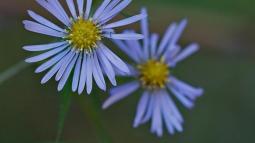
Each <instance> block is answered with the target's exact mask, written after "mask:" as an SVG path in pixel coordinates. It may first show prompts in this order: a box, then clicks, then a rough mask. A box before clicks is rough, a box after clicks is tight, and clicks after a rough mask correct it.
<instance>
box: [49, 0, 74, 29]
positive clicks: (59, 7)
mask: <svg viewBox="0 0 255 143" xmlns="http://www.w3.org/2000/svg"><path fill="white" fill-rule="evenodd" d="M48 3H49V4H51V5H52V7H54V8H55V10H57V11H58V12H59V14H60V15H61V16H62V17H63V19H64V21H65V22H66V23H68V26H70V25H71V21H70V19H69V16H68V15H67V14H66V12H65V10H64V8H63V7H62V5H61V4H60V3H59V1H58V0H49V1H48Z"/></svg>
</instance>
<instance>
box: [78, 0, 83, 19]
mask: <svg viewBox="0 0 255 143" xmlns="http://www.w3.org/2000/svg"><path fill="white" fill-rule="evenodd" d="M77 5H78V10H79V14H80V16H81V17H83V14H84V13H83V8H84V0H77Z"/></svg>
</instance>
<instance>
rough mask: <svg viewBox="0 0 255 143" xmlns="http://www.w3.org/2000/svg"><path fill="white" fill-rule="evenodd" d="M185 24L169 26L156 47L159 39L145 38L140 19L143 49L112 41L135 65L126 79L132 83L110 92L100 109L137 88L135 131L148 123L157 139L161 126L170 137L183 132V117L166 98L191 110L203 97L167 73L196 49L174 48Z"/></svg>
mask: <svg viewBox="0 0 255 143" xmlns="http://www.w3.org/2000/svg"><path fill="white" fill-rule="evenodd" d="M142 14H144V15H147V12H146V9H143V10H142ZM186 24H187V20H185V19H184V20H182V21H181V22H180V23H179V24H177V23H173V24H171V25H170V26H169V28H168V29H167V31H166V33H165V35H164V37H163V39H162V41H161V42H160V43H159V36H158V35H157V34H151V35H150V34H149V30H148V29H149V28H148V21H147V19H144V20H142V22H141V29H142V33H143V34H144V36H145V38H144V40H143V45H140V43H139V41H138V40H134V41H126V42H123V41H120V40H115V43H116V44H117V45H119V47H120V48H121V49H122V50H123V51H124V52H125V53H126V54H127V55H128V56H129V57H130V58H131V59H132V60H133V61H134V62H135V63H136V65H135V66H134V67H132V66H131V65H130V70H131V74H130V76H131V77H134V78H135V79H136V80H135V81H133V82H130V83H127V84H125V85H122V86H119V87H116V88H113V89H112V90H111V91H110V97H109V98H108V99H107V100H106V101H105V102H104V104H103V108H104V109H105V108H108V107H109V106H111V105H112V104H114V103H116V102H118V101H119V100H121V99H123V98H125V97H127V96H129V95H130V94H132V93H133V92H135V91H136V90H138V89H139V88H141V89H142V90H143V95H142V97H141V99H140V101H139V103H138V107H137V114H136V117H135V120H134V125H133V126H134V127H137V126H139V125H140V124H144V123H146V122H148V121H149V120H150V119H151V121H152V123H151V132H152V133H156V134H157V135H158V136H162V135H163V124H165V125H166V127H167V130H168V132H169V133H170V134H174V133H175V131H178V132H181V131H182V130H183V127H182V123H183V117H182V115H181V114H180V112H179V110H178V109H177V107H176V105H175V103H174V101H173V99H172V98H171V96H170V95H173V96H175V98H177V99H178V100H179V101H180V102H181V103H182V104H183V105H184V106H185V107H187V108H192V107H193V105H194V100H195V99H196V98H197V97H199V96H201V95H202V94H203V89H201V88H194V87H192V86H190V85H188V84H187V83H184V82H182V81H180V80H178V79H177V78H175V77H174V76H173V75H172V72H171V71H172V69H173V68H174V67H175V66H176V64H177V63H179V62H180V61H182V60H184V59H185V58H187V57H188V56H190V55H192V54H193V53H194V52H196V51H197V50H198V49H199V48H198V45H197V44H195V43H193V44H190V45H188V46H187V48H185V49H184V50H183V51H181V48H180V46H179V45H178V44H177V41H178V39H179V38H180V36H181V34H182V32H183V30H184V28H185V26H186ZM126 33H128V32H126ZM129 33H130V31H129ZM158 43H159V44H158ZM120 74H122V73H120ZM171 93H172V94H171ZM163 122H164V123H163Z"/></svg>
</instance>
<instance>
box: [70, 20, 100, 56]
mask: <svg viewBox="0 0 255 143" xmlns="http://www.w3.org/2000/svg"><path fill="white" fill-rule="evenodd" d="M66 39H67V40H68V41H69V42H70V44H72V46H73V47H74V48H76V49H77V50H81V51H82V50H86V51H91V50H92V49H93V48H95V47H96V44H97V41H100V40H101V39H102V35H101V30H100V28H99V27H98V26H97V25H96V24H95V23H94V22H93V21H92V20H85V19H83V18H78V19H77V20H76V21H75V22H74V23H73V25H72V26H71V27H70V29H69V30H68V36H67V37H66Z"/></svg>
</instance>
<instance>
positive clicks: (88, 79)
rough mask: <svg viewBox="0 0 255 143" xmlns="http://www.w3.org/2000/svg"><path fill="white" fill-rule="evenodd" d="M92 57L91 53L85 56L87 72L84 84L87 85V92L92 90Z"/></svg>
mask: <svg viewBox="0 0 255 143" xmlns="http://www.w3.org/2000/svg"><path fill="white" fill-rule="evenodd" d="M92 66H93V65H92V57H91V55H88V56H87V64H86V68H87V72H86V85H87V93H88V94H90V93H91V91H92V84H93V81H92Z"/></svg>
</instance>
